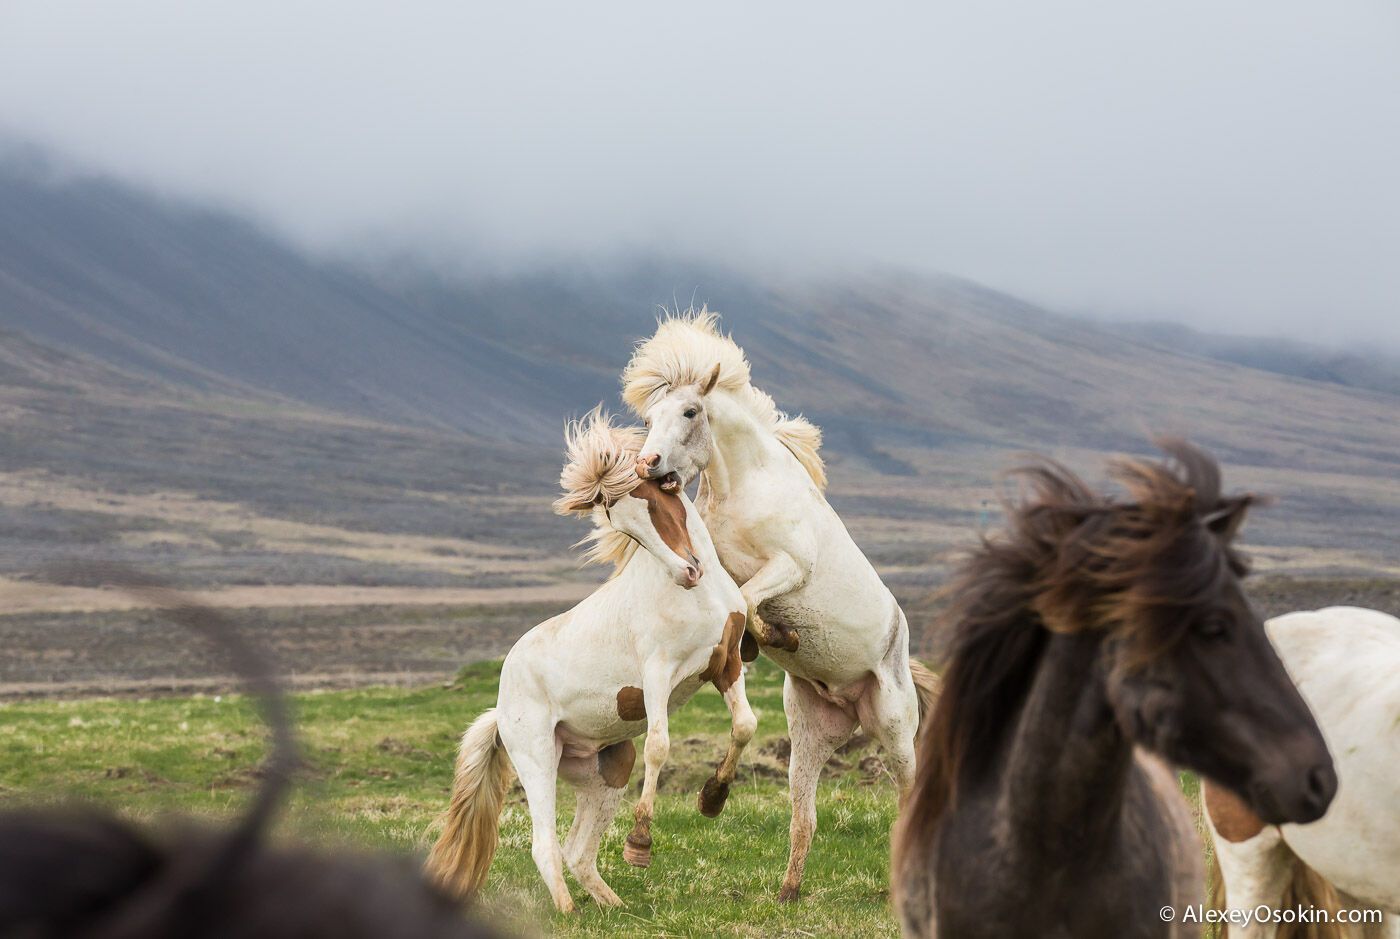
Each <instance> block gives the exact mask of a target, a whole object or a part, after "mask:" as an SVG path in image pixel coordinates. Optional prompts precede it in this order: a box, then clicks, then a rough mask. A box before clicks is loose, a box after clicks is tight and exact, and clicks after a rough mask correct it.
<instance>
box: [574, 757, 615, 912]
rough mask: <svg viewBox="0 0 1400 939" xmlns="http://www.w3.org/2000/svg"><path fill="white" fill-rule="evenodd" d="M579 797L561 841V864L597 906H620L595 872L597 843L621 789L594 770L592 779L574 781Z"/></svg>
mask: <svg viewBox="0 0 1400 939" xmlns="http://www.w3.org/2000/svg"><path fill="white" fill-rule="evenodd" d="M575 786H576V789H577V792H578V800H577V808H576V810H575V813H574V824H573V827H572V828H571V829H570V830H569V838H568V840H567V841H566V842H565V844H564V863H565V864H567V865H568V867H569V870H570V872H572V873H573V875H574V877H575V878H576V879H577V880H578V882H579V884H580V886H582V887H583V889H584V890H587V891H588V895H589V896H590V897H592V898H593V902H594V903H597V904H598V905H599V906H605V907H616V906H623V905H624V904H623V902H622V898H621V897H619V896H618V895H617V894H616V893H615V892H614V891H613V889H612V887H610V886H608V883H607V881H605V880H603V875H602V874H600V873H599V872H598V846H599V844H600V843H601V842H602V840H603V834H604V833H605V832H606V831H607V830H608V825H610V824H611V823H612V820H613V818H614V817H615V816H616V815H617V809H618V806H619V805H621V804H622V795H623V792H624V791H625V790H624V789H623V788H614V787H612V786H610V785H608V783H607V782H606V781H605V780H604V778H603V777H602V776H601V775H599V774H597V773H595V774H594V775H593V777H592V778H591V779H587V780H580V781H578V782H576V783H575Z"/></svg>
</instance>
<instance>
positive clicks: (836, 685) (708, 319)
mask: <svg viewBox="0 0 1400 939" xmlns="http://www.w3.org/2000/svg"><path fill="white" fill-rule="evenodd" d="M622 384H623V390H622V396H623V399H624V400H625V401H626V402H627V404H628V405H629V406H630V407H631V408H632V409H633V410H634V411H635V412H636V413H637V414H638V415H639V416H640V417H642V418H644V419H645V420H646V422H647V426H648V427H649V428H650V430H649V432H648V434H647V438H646V442H645V444H643V446H642V458H641V460H640V462H639V464H638V472H639V473H642V474H644V475H647V476H649V477H652V478H663V477H666V476H668V475H670V474H672V473H678V474H679V475H680V476H681V477H682V478H683V479H689V478H690V477H691V476H692V475H693V474H694V473H696V472H701V473H703V475H702V477H701V483H700V493H699V497H698V498H697V500H696V503H697V505H698V507H699V509H700V514H701V516H703V517H704V519H705V525H706V527H707V528H708V529H709V531H710V534H711V535H712V536H713V538H714V540H715V545H716V547H717V548H718V551H719V559H720V562H721V563H722V564H723V565H724V567H725V569H726V570H728V571H729V573H730V574H732V575H733V576H734V579H735V580H737V581H738V582H739V583H740V584H742V587H741V588H740V589H741V590H742V591H743V595H744V608H745V610H746V611H747V613H748V622H747V626H748V630H749V632H750V633H752V634H753V636H754V638H755V639H757V640H758V642H759V644H760V646H761V647H762V649H763V651H764V652H765V653H767V654H768V655H769V656H770V657H771V658H772V659H773V660H774V661H775V662H777V663H778V665H780V666H781V667H782V668H783V670H784V671H785V672H786V673H787V675H786V679H785V682H784V686H783V707H784V710H786V712H787V719H788V733H789V736H790V737H791V740H792V756H791V757H790V759H789V763H788V784H789V788H790V790H791V797H792V825H791V830H790V848H789V856H788V867H787V873H786V875H785V877H784V879H783V886H782V890H781V892H780V894H779V899H782V900H793V899H796V897H797V895H798V890H799V887H800V885H801V882H802V872H803V868H804V866H805V864H806V859H807V852H808V849H809V848H810V847H811V843H812V836H813V833H814V832H815V830H816V825H817V802H816V800H817V792H816V787H817V779H818V777H819V776H820V773H821V768H822V766H823V765H824V764H825V763H826V761H827V760H828V759H829V758H830V757H831V754H832V753H833V752H835V750H836V748H837V747H839V746H840V745H841V744H842V743H844V742H845V741H846V740H847V739H849V737H850V735H851V732H852V731H853V730H854V729H855V726H856V725H857V723H859V724H860V726H862V727H864V728H865V729H866V730H867V731H869V732H870V733H871V734H873V735H874V736H875V737H876V738H877V739H878V740H879V741H880V743H882V744H883V745H884V747H885V749H886V750H887V751H888V754H889V762H890V770H891V772H892V773H893V775H894V778H895V782H896V784H897V785H898V786H899V789H900V792H901V793H903V792H905V791H907V790H908V788H909V787H910V785H912V783H913V779H914V737H915V734H916V731H917V730H918V726H919V715H920V711H921V704H922V703H923V702H924V701H926V700H927V696H930V695H932V694H933V693H934V690H935V689H936V686H937V679H936V677H935V676H933V675H932V674H931V673H930V672H928V671H927V670H926V669H924V668H923V667H922V666H920V665H918V663H912V662H911V660H910V658H909V626H908V623H907V622H906V620H905V618H904V613H903V612H902V611H901V610H900V608H899V604H898V603H896V602H895V599H894V595H893V594H891V593H890V591H889V589H888V588H887V587H886V586H885V585H884V583H883V582H881V580H880V577H879V575H878V574H876V572H875V568H874V567H872V566H871V564H870V562H869V561H868V560H867V559H866V557H865V555H864V554H862V553H861V550H860V548H858V547H857V546H856V543H855V542H854V541H853V540H852V539H851V536H850V534H849V533H848V532H847V531H846V527H845V525H843V524H842V523H841V519H840V518H839V517H838V516H837V514H836V512H835V511H833V510H832V508H831V506H830V505H829V504H828V503H827V501H826V498H825V496H824V495H823V494H822V493H823V489H824V488H825V485H826V474H825V471H824V470H823V467H822V460H821V457H820V456H819V455H818V448H819V447H820V445H821V432H820V431H819V430H817V428H816V427H814V426H813V425H812V424H810V423H809V422H807V421H806V420H804V419H803V418H801V417H797V418H789V417H787V416H786V415H784V414H783V413H782V412H780V411H778V409H777V408H776V407H775V406H774V404H773V399H772V398H770V397H769V396H768V395H766V394H764V393H763V392H762V391H759V390H758V389H757V388H755V387H754V386H753V385H751V384H750V383H749V363H748V361H747V360H746V359H745V357H744V353H743V350H741V349H740V348H739V347H738V346H737V345H736V344H735V343H734V341H733V340H732V339H730V338H729V337H728V336H725V335H723V334H722V333H721V332H720V331H719V328H718V323H717V317H716V316H715V315H714V314H713V313H710V312H709V311H708V310H704V309H702V310H700V311H699V312H693V311H692V312H689V313H686V314H681V315H674V316H671V317H669V318H667V319H665V320H663V321H662V322H661V323H660V324H659V325H658V326H657V330H656V333H655V335H653V336H652V337H651V338H650V339H648V340H646V341H645V342H642V343H641V344H640V345H639V346H638V347H637V350H636V352H635V353H634V354H633V356H632V360H631V361H630V362H629V363H628V364H627V368H626V369H625V371H624V372H623V375H622ZM916 685H917V688H916Z"/></svg>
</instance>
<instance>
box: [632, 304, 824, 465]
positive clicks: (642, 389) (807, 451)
mask: <svg viewBox="0 0 1400 939" xmlns="http://www.w3.org/2000/svg"><path fill="white" fill-rule="evenodd" d="M716 364H718V365H719V380H718V381H717V382H716V383H715V387H716V388H723V389H724V390H726V391H730V392H733V394H734V396H735V397H736V398H737V399H738V400H739V401H740V402H741V403H742V404H744V405H745V406H746V407H747V408H748V409H749V411H750V412H751V413H752V414H753V416H754V417H755V418H756V419H757V420H758V421H759V423H761V424H763V425H764V426H765V427H767V428H768V429H769V430H771V431H772V432H773V436H775V437H777V438H778V440H779V441H780V442H781V443H782V445H783V446H785V447H787V448H788V450H789V451H791V453H792V455H793V456H795V457H797V462H798V463H800V464H802V468H803V469H805V470H806V471H807V475H809V476H811V477H812V482H814V483H816V484H817V489H819V490H821V491H825V490H826V467H825V465H824V464H823V462H822V458H821V453H820V451H821V445H822V432H821V429H820V428H818V427H817V426H816V425H815V424H813V423H812V422H811V421H809V420H807V419H806V418H805V417H802V416H801V415H798V416H797V417H789V416H788V415H787V414H784V413H783V412H782V411H780V410H778V407H777V405H775V404H774V403H773V399H772V398H771V397H770V396H769V395H767V394H765V393H764V392H762V391H760V390H758V389H757V388H755V387H754V386H753V385H752V384H750V381H749V360H748V359H747V358H746V357H745V356H744V350H743V349H740V348H739V346H738V344H737V343H735V342H734V340H733V339H731V338H730V337H729V336H728V335H726V334H724V333H722V332H720V328H719V315H718V314H716V313H713V312H711V311H710V309H709V308H708V307H704V306H702V307H701V308H700V309H698V310H696V309H695V308H694V307H691V308H690V309H688V310H684V311H676V312H673V313H667V314H666V315H665V316H664V317H663V318H662V319H661V321H660V322H658V323H657V325H656V332H655V333H654V334H653V335H652V337H651V338H650V339H647V340H645V341H643V342H641V343H639V344H638V345H637V349H636V351H635V352H633V353H632V360H631V361H630V362H628V363H627V367H626V368H625V369H623V371H622V400H623V401H625V402H627V406H628V407H630V408H631V409H632V410H633V412H635V413H636V414H637V415H638V416H639V417H646V413H647V411H648V410H649V409H650V408H651V406H652V404H653V403H654V402H655V401H656V399H657V398H659V397H661V395H663V394H665V393H666V390H667V389H668V388H671V387H681V386H685V385H698V384H700V383H702V382H704V381H706V380H708V379H709V377H710V373H711V372H712V371H713V370H714V367H715V365H716Z"/></svg>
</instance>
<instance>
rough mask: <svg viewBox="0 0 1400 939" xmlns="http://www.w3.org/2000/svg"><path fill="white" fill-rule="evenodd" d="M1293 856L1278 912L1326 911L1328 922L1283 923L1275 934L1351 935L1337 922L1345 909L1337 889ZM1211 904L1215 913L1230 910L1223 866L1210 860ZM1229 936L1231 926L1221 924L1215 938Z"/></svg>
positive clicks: (1297, 938)
mask: <svg viewBox="0 0 1400 939" xmlns="http://www.w3.org/2000/svg"><path fill="white" fill-rule="evenodd" d="M1290 855H1291V857H1290V860H1289V863H1290V864H1291V865H1292V869H1291V871H1290V872H1289V877H1288V883H1287V884H1286V885H1285V886H1284V888H1283V896H1281V897H1280V898H1279V901H1278V909H1280V910H1296V909H1300V908H1301V909H1313V910H1318V911H1326V913H1327V917H1326V918H1327V920H1328V921H1327V922H1325V923H1297V922H1294V923H1280V924H1279V927H1278V932H1277V933H1276V934H1275V935H1276V937H1277V939H1346V937H1347V936H1348V935H1349V933H1348V932H1347V930H1346V927H1345V926H1343V925H1342V924H1341V923H1339V922H1337V913H1338V911H1339V910H1340V909H1341V908H1342V902H1341V898H1340V897H1338V895H1337V889H1336V888H1335V887H1333V886H1332V884H1330V883H1329V882H1328V881H1327V879H1326V878H1324V877H1323V876H1322V875H1321V874H1319V873H1318V872H1317V871H1315V870H1313V869H1312V868H1311V867H1309V866H1308V865H1306V864H1304V863H1303V862H1302V860H1301V859H1299V857H1298V856H1297V855H1296V854H1292V853H1291V852H1290ZM1210 905H1211V907H1212V908H1213V909H1216V910H1221V911H1224V910H1225V909H1227V905H1226V897H1225V878H1224V877H1222V876H1221V873H1220V865H1219V863H1218V862H1217V861H1215V859H1214V858H1212V859H1211V869H1210ZM1229 936H1230V927H1229V924H1227V923H1222V924H1221V925H1220V929H1219V931H1218V932H1217V933H1216V934H1215V937H1216V939H1229Z"/></svg>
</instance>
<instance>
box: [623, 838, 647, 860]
mask: <svg viewBox="0 0 1400 939" xmlns="http://www.w3.org/2000/svg"><path fill="white" fill-rule="evenodd" d="M622 859H623V860H624V861H626V862H627V863H628V864H631V865H632V866H633V867H651V839H650V838H647V839H646V842H645V843H643V842H642V840H641V839H640V838H637V837H636V836H634V835H628V836H627V842H626V843H625V844H624V845H623V846H622Z"/></svg>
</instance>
